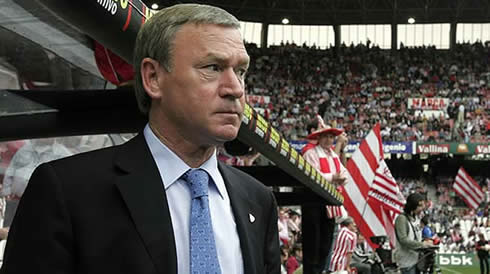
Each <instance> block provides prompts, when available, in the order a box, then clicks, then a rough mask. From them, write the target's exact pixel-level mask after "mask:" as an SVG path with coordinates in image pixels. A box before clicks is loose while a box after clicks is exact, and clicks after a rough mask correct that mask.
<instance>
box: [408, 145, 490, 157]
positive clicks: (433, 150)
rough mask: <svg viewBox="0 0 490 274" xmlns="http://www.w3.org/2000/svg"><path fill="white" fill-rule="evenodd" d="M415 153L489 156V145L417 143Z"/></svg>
mask: <svg viewBox="0 0 490 274" xmlns="http://www.w3.org/2000/svg"><path fill="white" fill-rule="evenodd" d="M416 151H417V153H419V154H420V153H427V154H440V153H442V154H447V153H451V154H465V155H475V154H490V143H457V142H452V143H422V142H417V150H416Z"/></svg>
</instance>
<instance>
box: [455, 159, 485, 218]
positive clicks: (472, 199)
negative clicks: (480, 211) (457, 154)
mask: <svg viewBox="0 0 490 274" xmlns="http://www.w3.org/2000/svg"><path fill="white" fill-rule="evenodd" d="M453 189H454V191H455V192H456V193H457V194H458V195H459V196H460V197H461V198H462V199H463V200H464V201H465V203H466V204H467V205H468V206H469V207H471V208H472V209H477V208H478V206H479V205H480V204H481V202H483V199H484V198H485V195H484V193H483V191H482V189H481V187H480V186H479V185H478V183H477V182H476V181H475V180H473V178H471V176H470V175H469V174H468V172H466V170H464V168H463V167H460V168H459V170H458V174H456V178H455V179H454V184H453Z"/></svg>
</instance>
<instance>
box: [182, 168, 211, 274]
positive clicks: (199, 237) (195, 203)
mask: <svg viewBox="0 0 490 274" xmlns="http://www.w3.org/2000/svg"><path fill="white" fill-rule="evenodd" d="M182 178H183V179H184V180H185V181H186V182H187V183H188V184H189V189H190V191H191V197H192V204H191V220H190V226H191V227H190V234H191V235H190V261H191V273H192V274H221V269H220V267H219V261H218V255H217V252H216V244H215V242H214V234H213V225H212V222H211V214H210V212H209V198H208V181H209V176H208V173H207V172H206V171H205V170H203V169H190V170H188V171H187V172H186V173H185V174H184V175H183V176H182Z"/></svg>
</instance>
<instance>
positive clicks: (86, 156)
mask: <svg viewBox="0 0 490 274" xmlns="http://www.w3.org/2000/svg"><path fill="white" fill-rule="evenodd" d="M119 147H120V146H112V147H106V148H101V149H96V150H92V151H88V152H82V153H79V154H75V155H71V156H68V157H65V158H61V159H58V160H54V161H51V162H49V164H50V165H52V166H53V167H54V168H65V167H70V166H79V167H80V166H84V167H86V166H96V165H100V164H103V163H107V164H111V165H112V161H111V160H112V159H113V158H114V155H115V154H116V152H117V151H118V149H119Z"/></svg>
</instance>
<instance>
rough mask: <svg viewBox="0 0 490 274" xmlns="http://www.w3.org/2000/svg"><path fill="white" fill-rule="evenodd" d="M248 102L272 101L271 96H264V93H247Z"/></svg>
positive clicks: (262, 102)
mask: <svg viewBox="0 0 490 274" xmlns="http://www.w3.org/2000/svg"><path fill="white" fill-rule="evenodd" d="M246 98H247V102H248V103H249V104H250V105H252V106H253V105H255V104H257V103H259V104H261V105H264V104H268V103H269V102H270V101H271V98H270V96H264V95H246Z"/></svg>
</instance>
